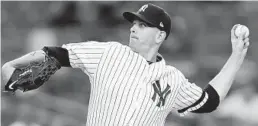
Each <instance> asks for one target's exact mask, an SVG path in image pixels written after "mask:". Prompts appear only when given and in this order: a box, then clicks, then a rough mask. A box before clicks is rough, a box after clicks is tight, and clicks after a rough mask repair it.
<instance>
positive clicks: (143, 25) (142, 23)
mask: <svg viewBox="0 0 258 126" xmlns="http://www.w3.org/2000/svg"><path fill="white" fill-rule="evenodd" d="M139 26H140V27H141V28H144V27H146V26H147V25H146V23H144V22H140V24H139Z"/></svg>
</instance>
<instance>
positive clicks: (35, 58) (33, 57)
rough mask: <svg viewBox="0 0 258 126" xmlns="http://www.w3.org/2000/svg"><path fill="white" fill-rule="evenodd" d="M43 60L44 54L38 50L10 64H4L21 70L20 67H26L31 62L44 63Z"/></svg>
mask: <svg viewBox="0 0 258 126" xmlns="http://www.w3.org/2000/svg"><path fill="white" fill-rule="evenodd" d="M44 59H45V52H44V51H43V50H38V51H34V52H31V53H28V54H26V55H24V56H21V57H19V58H17V59H14V60H12V61H10V62H7V63H6V64H9V65H10V66H12V67H14V68H21V67H26V66H28V65H29V64H30V63H33V62H41V61H44Z"/></svg>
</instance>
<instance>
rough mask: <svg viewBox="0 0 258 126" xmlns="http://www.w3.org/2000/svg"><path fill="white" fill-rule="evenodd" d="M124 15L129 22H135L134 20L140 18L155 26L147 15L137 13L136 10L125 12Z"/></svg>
mask: <svg viewBox="0 0 258 126" xmlns="http://www.w3.org/2000/svg"><path fill="white" fill-rule="evenodd" d="M123 17H124V18H125V19H126V20H128V21H129V22H131V23H133V21H134V20H136V19H138V20H140V21H143V22H145V23H147V24H148V25H150V26H154V25H153V24H152V23H151V22H149V21H148V20H147V19H146V18H145V17H143V16H142V15H140V14H138V13H136V12H124V13H123Z"/></svg>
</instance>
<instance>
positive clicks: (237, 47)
mask: <svg viewBox="0 0 258 126" xmlns="http://www.w3.org/2000/svg"><path fill="white" fill-rule="evenodd" d="M239 26H240V24H236V25H234V26H233V28H232V29H231V43H232V53H236V54H241V55H243V56H245V54H246V52H247V50H248V46H249V37H248V36H246V35H239V36H237V35H236V29H237V27H239ZM240 32H245V31H240Z"/></svg>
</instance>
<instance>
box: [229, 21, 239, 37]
mask: <svg viewBox="0 0 258 126" xmlns="http://www.w3.org/2000/svg"><path fill="white" fill-rule="evenodd" d="M239 25H240V24H235V25H234V26H233V27H232V29H231V37H233V38H236V34H235V30H236V28H237V27H238V26H239Z"/></svg>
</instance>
